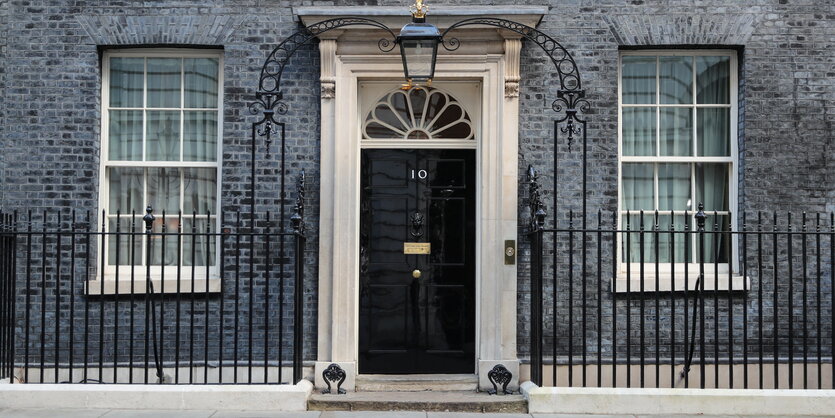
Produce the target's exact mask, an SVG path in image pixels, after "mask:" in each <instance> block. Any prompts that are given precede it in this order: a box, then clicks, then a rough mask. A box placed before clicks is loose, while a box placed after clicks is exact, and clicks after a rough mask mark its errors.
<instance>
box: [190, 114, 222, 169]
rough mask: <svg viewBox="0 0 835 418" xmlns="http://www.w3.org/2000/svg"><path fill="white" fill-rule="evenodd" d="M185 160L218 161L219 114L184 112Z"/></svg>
mask: <svg viewBox="0 0 835 418" xmlns="http://www.w3.org/2000/svg"><path fill="white" fill-rule="evenodd" d="M183 117H184V118H185V119H184V120H183V141H184V142H183V160H184V161H217V112H183Z"/></svg>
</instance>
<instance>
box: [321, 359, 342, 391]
mask: <svg viewBox="0 0 835 418" xmlns="http://www.w3.org/2000/svg"><path fill="white" fill-rule="evenodd" d="M345 377H346V374H345V370H342V367H339V365H338V364H336V363H331V364H330V365H329V366H328V367H327V368H326V369H325V370H324V371H322V379H323V380H324V381H325V384H327V385H328V388H327V389H325V390H323V391H322V393H323V394H328V393H331V383H336V394H337V395H344V394H345V389H342V383H343V382H345Z"/></svg>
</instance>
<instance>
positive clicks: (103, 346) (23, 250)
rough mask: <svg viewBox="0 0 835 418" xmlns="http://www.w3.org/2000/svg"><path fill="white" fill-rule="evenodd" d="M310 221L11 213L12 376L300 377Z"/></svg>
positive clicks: (0, 266)
mask: <svg viewBox="0 0 835 418" xmlns="http://www.w3.org/2000/svg"><path fill="white" fill-rule="evenodd" d="M302 219H303V205H302V204H301V199H299V200H298V201H297V204H296V210H295V213H294V214H293V216H292V217H291V218H290V219H289V222H285V221H284V220H282V219H276V218H275V217H272V216H271V215H270V214H269V213H266V214H264V215H263V216H262V217H261V219H258V218H255V222H252V221H251V219H244V220H242V219H241V215H240V213H236V214H234V215H231V216H230V215H226V214H223V213H221V214H219V215H217V216H216V215H212V214H204V215H202V216H201V215H198V214H191V215H188V216H186V215H183V214H181V213H180V214H176V215H174V216H172V215H168V214H165V213H164V212H162V213H159V214H154V213H153V210H152V209H151V208H150V207H149V208H148V210H147V213H146V214H136V213H131V214H129V215H127V216H126V215H123V214H121V213H118V212H117V213H116V214H114V215H110V214H107V213H102V214H101V217H100V218H99V222H98V225H96V224H95V222H94V218H93V217H91V214H90V213H85V214H84V215H83V216H77V214H76V213H72V214H68V213H50V212H43V213H39V214H34V213H31V212H28V213H26V214H24V215H22V216H20V215H18V214H17V213H14V214H10V215H3V217H2V221H3V222H2V225H0V378H10V379H11V381H12V383H24V382H26V383H65V382H66V383H87V382H94V383H174V384H183V383H185V384H235V383H237V384H242V383H244V384H255V383H262V384H263V383H295V382H298V381H299V380H300V379H301V368H302V349H301V348H302V343H303V341H302V333H303V322H302V320H303V315H304V313H303V310H302V308H303V306H302V300H303V299H302V292H303V283H304V263H305V260H304V246H305V236H304V225H303V223H302ZM285 224H286V226H285ZM253 225H254V227H253Z"/></svg>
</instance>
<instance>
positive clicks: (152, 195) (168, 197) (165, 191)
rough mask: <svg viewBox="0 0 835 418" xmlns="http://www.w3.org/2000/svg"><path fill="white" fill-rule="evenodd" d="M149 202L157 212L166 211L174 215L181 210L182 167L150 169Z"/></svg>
mask: <svg viewBox="0 0 835 418" xmlns="http://www.w3.org/2000/svg"><path fill="white" fill-rule="evenodd" d="M148 204H149V205H151V206H152V207H153V208H154V213H155V214H159V213H161V212H162V211H166V212H167V213H168V214H169V215H172V216H174V215H176V214H177V212H179V211H180V169H178V168H149V169H148Z"/></svg>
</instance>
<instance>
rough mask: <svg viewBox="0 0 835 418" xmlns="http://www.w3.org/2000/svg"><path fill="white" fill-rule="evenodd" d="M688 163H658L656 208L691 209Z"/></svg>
mask: <svg viewBox="0 0 835 418" xmlns="http://www.w3.org/2000/svg"><path fill="white" fill-rule="evenodd" d="M690 204H691V202H690V164H658V209H660V210H691V209H692V208H691V207H690Z"/></svg>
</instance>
